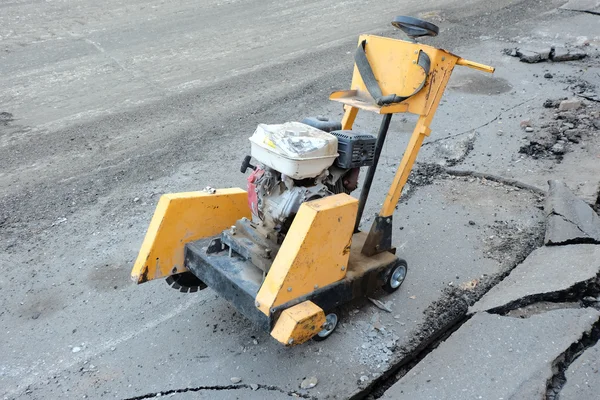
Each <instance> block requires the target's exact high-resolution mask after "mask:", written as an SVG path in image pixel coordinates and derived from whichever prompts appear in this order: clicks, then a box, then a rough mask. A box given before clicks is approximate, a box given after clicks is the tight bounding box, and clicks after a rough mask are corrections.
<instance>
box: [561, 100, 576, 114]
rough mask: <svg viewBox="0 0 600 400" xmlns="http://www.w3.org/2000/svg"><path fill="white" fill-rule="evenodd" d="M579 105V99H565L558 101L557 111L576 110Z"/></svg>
mask: <svg viewBox="0 0 600 400" xmlns="http://www.w3.org/2000/svg"><path fill="white" fill-rule="evenodd" d="M579 107H581V100H579V99H567V100H563V101H561V102H560V104H559V105H558V110H559V111H569V110H577V109H578V108H579Z"/></svg>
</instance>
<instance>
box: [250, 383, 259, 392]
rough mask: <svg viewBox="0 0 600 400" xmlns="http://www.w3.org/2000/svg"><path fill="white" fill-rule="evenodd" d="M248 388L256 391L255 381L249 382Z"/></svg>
mask: <svg viewBox="0 0 600 400" xmlns="http://www.w3.org/2000/svg"><path fill="white" fill-rule="evenodd" d="M250 389H252V390H254V391H257V390H258V385H257V384H256V383H251V384H250Z"/></svg>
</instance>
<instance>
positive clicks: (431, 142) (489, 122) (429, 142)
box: [421, 96, 537, 147]
mask: <svg viewBox="0 0 600 400" xmlns="http://www.w3.org/2000/svg"><path fill="white" fill-rule="evenodd" d="M535 99H537V96H534V97H532V98H530V99H528V100H525V101H522V102H520V103H519V104H515V105H514V106H512V107H509V108H507V109H506V110H503V111H502V112H500V113H499V114H498V115H496V116H495V117H494V118H492V119H491V120H489V121H488V122H486V123H484V124H482V125H479V126H476V127H475V128H471V129H468V130H466V131H464V132H459V133H454V134H452V135H448V136H444V137H441V138H438V139H434V140H430V141H428V142H426V143H423V144H422V145H421V147H425V146H429V145H430V144H433V143H437V142H441V141H442V140H447V139H452V138H454V137H457V136H461V135H466V134H467V133H470V132H473V131H475V130H477V129H481V128H484V127H486V126H488V125H489V124H491V123H492V122H495V121H497V120H498V119H499V118H500V117H501V116H502V115H503V114H504V113H506V112H508V111H512V110H514V109H515V108H517V107H521V106H522V105H523V104H526V103H529V102H530V101H533V100H535Z"/></svg>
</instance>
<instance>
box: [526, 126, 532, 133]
mask: <svg viewBox="0 0 600 400" xmlns="http://www.w3.org/2000/svg"><path fill="white" fill-rule="evenodd" d="M525 132H533V128H532V127H530V126H528V127H527V128H525Z"/></svg>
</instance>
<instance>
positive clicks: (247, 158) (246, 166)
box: [240, 156, 256, 174]
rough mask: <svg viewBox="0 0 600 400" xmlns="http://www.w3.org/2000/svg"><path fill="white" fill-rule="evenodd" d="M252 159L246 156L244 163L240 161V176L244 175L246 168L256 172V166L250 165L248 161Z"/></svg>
mask: <svg viewBox="0 0 600 400" xmlns="http://www.w3.org/2000/svg"><path fill="white" fill-rule="evenodd" d="M251 159H252V156H246V157H244V161H242V167H241V168H240V172H241V173H242V174H245V173H246V171H247V170H248V168H250V169H252V170H256V166H255V165H252V164H250V160H251Z"/></svg>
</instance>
